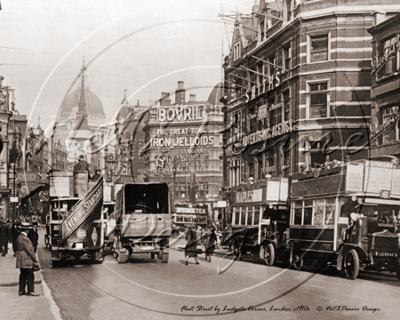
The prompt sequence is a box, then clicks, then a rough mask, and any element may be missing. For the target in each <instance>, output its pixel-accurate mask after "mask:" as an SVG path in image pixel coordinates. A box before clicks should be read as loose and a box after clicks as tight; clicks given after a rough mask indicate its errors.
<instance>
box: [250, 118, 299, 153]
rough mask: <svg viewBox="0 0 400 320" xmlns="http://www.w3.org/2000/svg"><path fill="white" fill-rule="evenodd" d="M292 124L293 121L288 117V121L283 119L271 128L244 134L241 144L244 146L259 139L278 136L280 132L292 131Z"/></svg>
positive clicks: (263, 139)
mask: <svg viewBox="0 0 400 320" xmlns="http://www.w3.org/2000/svg"><path fill="white" fill-rule="evenodd" d="M292 124H293V121H292V120H291V119H290V120H288V121H284V122H282V123H280V124H277V125H275V126H273V127H272V128H267V129H263V130H259V131H257V132H255V133H252V134H250V135H248V136H245V137H243V140H242V146H243V147H245V146H247V145H252V144H255V143H257V142H260V141H266V140H268V139H271V138H274V137H277V136H280V135H282V134H285V133H289V132H292V130H293V125H292Z"/></svg>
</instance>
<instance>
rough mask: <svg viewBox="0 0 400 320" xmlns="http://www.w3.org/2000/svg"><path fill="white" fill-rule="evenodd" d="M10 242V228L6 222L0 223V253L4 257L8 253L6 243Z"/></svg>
mask: <svg viewBox="0 0 400 320" xmlns="http://www.w3.org/2000/svg"><path fill="white" fill-rule="evenodd" d="M9 241H10V228H9V226H8V224H7V222H6V221H0V251H1V252H2V253H1V255H2V256H3V257H4V256H5V255H6V254H7V253H8V242H9Z"/></svg>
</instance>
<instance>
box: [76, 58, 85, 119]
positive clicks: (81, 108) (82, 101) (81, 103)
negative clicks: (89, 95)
mask: <svg viewBox="0 0 400 320" xmlns="http://www.w3.org/2000/svg"><path fill="white" fill-rule="evenodd" d="M85 70H86V66H85V59H83V63H82V69H81V78H82V79H81V81H82V82H81V96H80V98H79V104H78V107H79V112H80V113H86V102H85Z"/></svg>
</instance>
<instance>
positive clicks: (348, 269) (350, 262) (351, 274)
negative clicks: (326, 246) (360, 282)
mask: <svg viewBox="0 0 400 320" xmlns="http://www.w3.org/2000/svg"><path fill="white" fill-rule="evenodd" d="M343 268H344V273H345V275H346V277H347V278H348V279H350V280H354V279H355V278H357V276H358V273H359V271H360V258H359V257H358V253H357V251H356V250H354V249H351V250H349V251H347V252H346V254H345V256H344V260H343Z"/></svg>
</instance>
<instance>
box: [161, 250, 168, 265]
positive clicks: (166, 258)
mask: <svg viewBox="0 0 400 320" xmlns="http://www.w3.org/2000/svg"><path fill="white" fill-rule="evenodd" d="M168 257H169V253H165V252H163V254H162V260H161V262H162V263H168Z"/></svg>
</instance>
